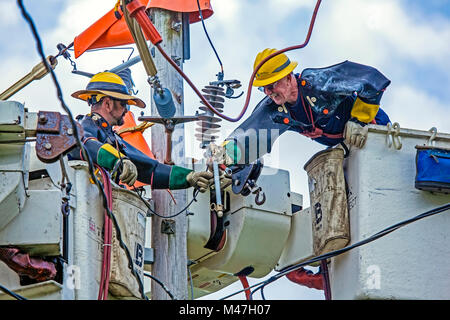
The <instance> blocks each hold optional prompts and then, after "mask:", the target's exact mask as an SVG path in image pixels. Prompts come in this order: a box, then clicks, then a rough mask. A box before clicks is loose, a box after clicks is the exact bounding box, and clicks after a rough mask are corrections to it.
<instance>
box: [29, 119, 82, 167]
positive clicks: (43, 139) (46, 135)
mask: <svg viewBox="0 0 450 320" xmlns="http://www.w3.org/2000/svg"><path fill="white" fill-rule="evenodd" d="M76 125H77V129H78V133H79V136H82V135H83V128H82V127H81V125H80V124H78V123H77V124H76ZM75 146H76V139H75V136H74V130H73V128H72V124H71V122H70V120H69V117H68V116H67V115H61V114H60V113H59V112H50V111H39V113H38V124H37V128H36V155H37V157H38V158H39V160H41V161H42V162H46V163H49V162H55V161H56V160H58V158H59V157H60V156H61V155H63V154H65V153H67V152H69V151H70V150H71V149H72V148H73V147H75Z"/></svg>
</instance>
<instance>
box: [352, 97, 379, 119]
mask: <svg viewBox="0 0 450 320" xmlns="http://www.w3.org/2000/svg"><path fill="white" fill-rule="evenodd" d="M379 108H380V105H377V104H369V103H366V102H364V101H362V100H361V99H360V98H359V97H357V98H356V101H355V103H354V104H353V109H352V112H351V117H352V118H356V119H358V120H359V121H361V122H364V123H369V122H371V121H372V120H373V119H375V116H376V115H377V113H378V109H379Z"/></svg>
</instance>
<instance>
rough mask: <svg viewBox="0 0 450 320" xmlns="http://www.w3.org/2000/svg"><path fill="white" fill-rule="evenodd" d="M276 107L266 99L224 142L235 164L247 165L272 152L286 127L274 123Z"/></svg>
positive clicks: (227, 152)
mask: <svg viewBox="0 0 450 320" xmlns="http://www.w3.org/2000/svg"><path fill="white" fill-rule="evenodd" d="M277 112H278V111H277V106H276V105H275V104H274V103H273V101H272V100H271V99H270V98H269V97H266V98H264V99H263V100H262V101H260V103H259V104H258V105H257V106H256V108H255V110H254V111H253V112H252V114H251V115H250V116H249V117H248V118H247V119H246V120H245V121H244V122H243V123H242V124H241V125H240V126H239V127H238V128H236V130H234V131H233V132H232V133H231V134H230V135H229V136H228V137H227V138H226V139H225V141H224V143H223V144H222V146H223V147H224V149H225V151H226V154H227V155H228V156H229V157H230V158H231V159H232V161H233V162H234V163H237V164H249V163H252V162H254V161H255V160H257V159H259V158H261V157H262V156H264V155H265V154H267V153H270V152H271V151H272V146H273V144H274V143H275V141H276V139H277V138H278V137H279V136H280V135H281V134H282V133H284V132H285V131H286V130H287V129H288V127H287V126H286V125H283V124H280V123H277V122H274V121H273V120H272V119H273V116H274V115H275V114H276V113H277Z"/></svg>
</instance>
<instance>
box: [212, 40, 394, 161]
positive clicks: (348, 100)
mask: <svg viewBox="0 0 450 320" xmlns="http://www.w3.org/2000/svg"><path fill="white" fill-rule="evenodd" d="M276 51H277V50H276V49H265V50H263V51H262V52H260V53H258V55H257V56H256V58H255V62H254V69H255V68H256V67H257V66H258V65H259V63H260V62H261V61H262V60H263V59H265V58H266V57H268V56H269V55H270V54H272V53H274V52H276ZM296 66H297V62H295V61H291V60H290V59H289V58H288V57H287V56H286V55H285V54H284V53H281V54H278V55H276V56H274V57H272V58H271V59H269V60H268V61H267V62H265V63H264V64H263V65H262V66H261V68H260V69H259V70H258V72H257V73H256V76H255V79H254V80H253V86H255V87H258V88H259V89H260V90H261V91H263V92H264V93H265V94H266V97H265V98H264V99H262V100H261V101H260V102H259V103H258V105H257V106H256V108H255V109H254V111H253V113H252V114H251V115H250V116H249V117H248V118H247V119H246V121H244V122H243V123H242V124H241V125H240V126H239V127H238V128H237V129H236V130H234V131H233V132H232V133H231V135H230V136H229V137H228V138H227V139H225V142H224V143H223V144H222V146H216V145H212V146H211V152H212V153H213V154H215V155H216V160H218V161H221V162H222V163H225V164H227V165H229V164H232V163H250V162H253V161H254V160H256V159H257V158H259V157H261V156H263V155H264V154H265V153H269V152H270V151H271V147H272V145H273V143H274V142H275V139H276V138H277V137H278V136H279V135H281V134H282V133H284V132H285V131H287V130H292V131H296V132H298V133H300V134H301V135H304V136H306V137H309V138H311V139H313V140H314V141H317V142H318V143H321V144H323V145H325V146H328V147H332V146H335V145H337V144H339V143H341V142H345V143H346V144H348V145H350V146H355V147H358V148H362V147H363V146H364V144H365V141H366V139H367V133H368V128H367V126H366V125H367V124H368V123H376V124H381V125H385V124H387V123H389V122H390V120H389V117H388V116H387V115H386V113H385V112H384V111H383V110H382V109H381V108H380V107H379V104H380V99H381V96H382V94H383V92H384V90H385V89H386V87H387V86H388V85H389V84H390V80H388V79H387V78H386V77H384V76H383V75H382V74H381V73H380V72H379V71H378V70H376V69H374V68H372V67H369V66H365V65H361V64H357V63H354V62H350V61H345V62H342V63H339V64H336V65H333V66H330V67H326V68H318V69H313V68H309V69H305V70H303V71H302V73H301V74H294V72H293V71H294V69H295V67H296ZM264 129H265V130H264ZM273 130H275V131H277V133H276V134H273V132H272V131H273ZM255 138H256V140H255ZM246 140H247V141H249V142H246ZM255 141H256V143H254V142H255ZM249 144H252V145H249ZM252 148H253V149H252ZM244 152H245V153H244Z"/></svg>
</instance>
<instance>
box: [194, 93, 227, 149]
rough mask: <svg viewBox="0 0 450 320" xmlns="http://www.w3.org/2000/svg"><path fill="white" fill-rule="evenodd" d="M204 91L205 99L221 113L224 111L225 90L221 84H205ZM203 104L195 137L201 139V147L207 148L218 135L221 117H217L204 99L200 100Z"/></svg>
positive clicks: (200, 108)
mask: <svg viewBox="0 0 450 320" xmlns="http://www.w3.org/2000/svg"><path fill="white" fill-rule="evenodd" d="M202 91H203V92H204V95H203V96H204V97H205V99H206V100H207V101H208V102H209V103H210V104H211V105H212V106H213V107H214V108H215V109H216V110H217V111H219V112H220V113H223V106H224V105H223V103H224V102H225V98H224V97H225V92H224V91H225V90H224V88H222V87H220V86H214V85H209V86H205V87H204V88H203V89H202ZM200 102H201V103H202V104H203V105H202V106H200V107H199V110H200V112H202V113H200V112H198V118H199V119H200V121H197V125H198V127H197V128H196V129H195V131H197V133H196V134H195V137H196V138H197V140H198V141H200V148H202V149H205V148H206V147H207V146H208V145H209V144H210V143H211V142H214V141H215V140H216V138H217V137H218V136H217V135H215V134H216V133H217V132H219V129H220V127H221V125H220V122H221V121H222V119H221V118H219V117H215V114H214V113H213V112H212V111H211V110H210V109H209V108H207V107H206V106H205V104H204V103H203V101H200Z"/></svg>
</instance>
